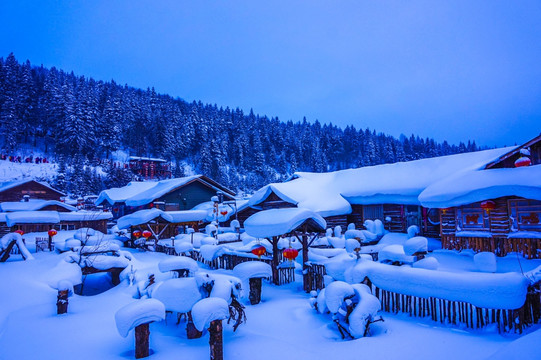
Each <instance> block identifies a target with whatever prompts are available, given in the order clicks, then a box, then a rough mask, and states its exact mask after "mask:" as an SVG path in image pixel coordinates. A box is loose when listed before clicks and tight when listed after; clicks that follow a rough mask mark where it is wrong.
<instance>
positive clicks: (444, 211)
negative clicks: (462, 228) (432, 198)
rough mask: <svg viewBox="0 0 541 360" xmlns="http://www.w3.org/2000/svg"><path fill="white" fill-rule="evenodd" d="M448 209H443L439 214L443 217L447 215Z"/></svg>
mask: <svg viewBox="0 0 541 360" xmlns="http://www.w3.org/2000/svg"><path fill="white" fill-rule="evenodd" d="M449 210H450V209H449V208H444V209H441V213H442V214H443V215H445V214H447V211H449Z"/></svg>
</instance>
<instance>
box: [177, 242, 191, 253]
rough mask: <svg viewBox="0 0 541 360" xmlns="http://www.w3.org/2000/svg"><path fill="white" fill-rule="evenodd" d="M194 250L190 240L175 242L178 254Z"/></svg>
mask: <svg viewBox="0 0 541 360" xmlns="http://www.w3.org/2000/svg"><path fill="white" fill-rule="evenodd" d="M192 250H193V245H192V244H191V243H189V242H175V251H176V252H177V254H185V253H189V252H190V251H192Z"/></svg>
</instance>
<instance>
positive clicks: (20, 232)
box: [15, 229, 24, 236]
mask: <svg viewBox="0 0 541 360" xmlns="http://www.w3.org/2000/svg"><path fill="white" fill-rule="evenodd" d="M15 232H16V233H17V234H19V235H21V236H23V235H24V231H22V230H20V229H19V230H15Z"/></svg>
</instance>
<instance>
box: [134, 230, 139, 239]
mask: <svg viewBox="0 0 541 360" xmlns="http://www.w3.org/2000/svg"><path fill="white" fill-rule="evenodd" d="M132 235H133V236H134V237H136V238H140V237H141V232H140V231H139V230H135V231H134V232H132Z"/></svg>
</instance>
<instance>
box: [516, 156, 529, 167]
mask: <svg viewBox="0 0 541 360" xmlns="http://www.w3.org/2000/svg"><path fill="white" fill-rule="evenodd" d="M531 164H532V160H530V158H529V157H526V156H521V157H519V158H518V159H517V161H515V167H523V166H530V165H531Z"/></svg>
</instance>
